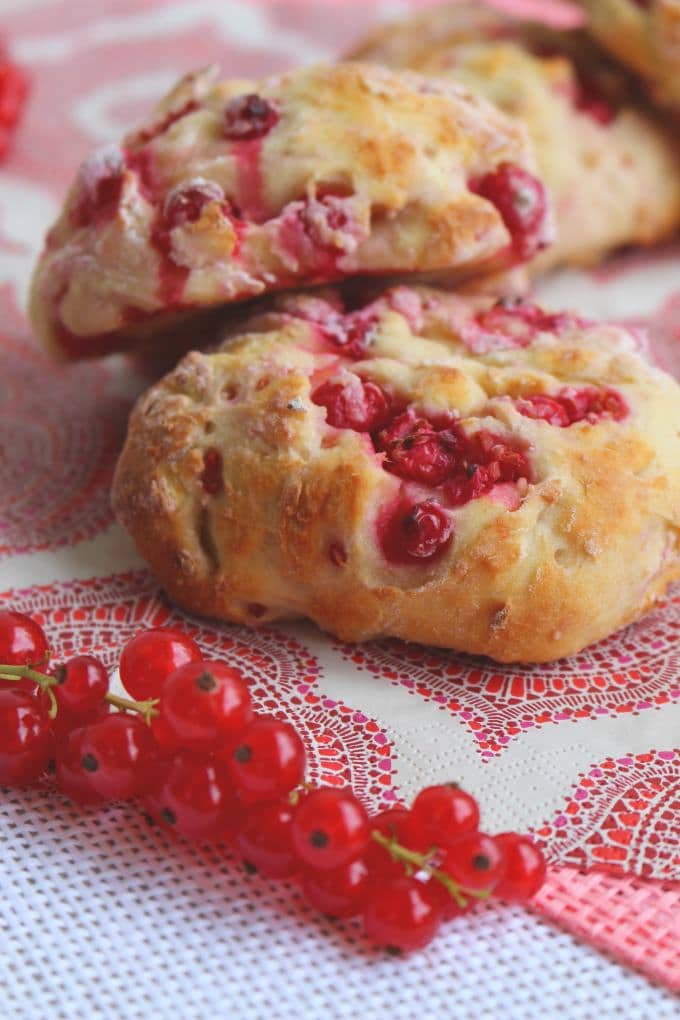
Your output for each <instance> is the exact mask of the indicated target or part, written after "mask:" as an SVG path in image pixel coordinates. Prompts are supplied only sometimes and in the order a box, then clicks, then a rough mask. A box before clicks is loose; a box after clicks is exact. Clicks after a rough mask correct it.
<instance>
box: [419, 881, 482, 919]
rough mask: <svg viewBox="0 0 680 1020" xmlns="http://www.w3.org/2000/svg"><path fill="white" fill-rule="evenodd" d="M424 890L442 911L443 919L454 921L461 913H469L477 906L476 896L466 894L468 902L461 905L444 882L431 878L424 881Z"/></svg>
mask: <svg viewBox="0 0 680 1020" xmlns="http://www.w3.org/2000/svg"><path fill="white" fill-rule="evenodd" d="M423 892H424V894H425V895H426V896H427V897H428V899H431V900H432V902H433V903H434V904H435V905H436V906H437V907H438V909H439V910H440V911H441V915H442V920H443V921H452V920H453V919H454V917H460V915H461V914H469V913H470V911H471V910H474V908H475V907H476V906H477V902H478V901H477V900H476V899H475V897H474V896H466V897H465V899H466V901H467V902H466V904H465V906H464V907H460V906H459V905H458V903H457V901H456V900H455V899H454V897H453V896H452V895H451V893H450V892H449V890H448V889H447V888H446V886H445V885H444V883H443V882H440V881H438V880H437V879H436V878H431V879H429V881H427V882H424V883H423Z"/></svg>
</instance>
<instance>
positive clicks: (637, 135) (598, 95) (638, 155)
mask: <svg viewBox="0 0 680 1020" xmlns="http://www.w3.org/2000/svg"><path fill="white" fill-rule="evenodd" d="M594 6H595V7H597V6H598V3H595V4H594ZM602 6H608V5H606V4H605V5H602ZM354 55H355V56H357V57H360V58H361V59H367V60H375V61H382V62H384V63H386V64H388V65H390V66H394V67H411V68H415V69H417V70H418V71H420V72H422V73H425V74H434V75H438V76H445V75H448V76H452V77H453V78H455V80H457V81H460V82H461V83H462V84H464V85H465V86H466V87H468V88H469V89H471V90H472V91H473V92H475V93H477V94H478V95H481V96H484V97H485V98H487V99H490V100H492V101H493V102H494V103H496V104H498V106H499V107H500V109H502V110H504V111H505V112H506V113H508V114H510V115H513V116H516V117H518V118H521V120H522V121H524V122H525V123H526V125H527V128H528V129H529V133H530V135H531V138H532V141H533V142H534V146H535V150H536V157H537V160H538V165H539V170H540V174H541V177H542V179H543V180H544V181H545V183H546V184H547V185H548V188H549V190H550V193H551V196H552V199H553V203H554V207H555V213H556V219H557V228H558V236H557V240H556V243H555V244H553V245H552V246H551V247H550V248H549V249H548V250H547V251H546V252H545V253H544V254H543V255H541V256H539V258H538V259H537V260H536V261H535V264H534V268H535V269H536V270H538V269H545V268H548V267H551V266H555V265H558V264H561V263H571V264H586V265H587V264H590V263H594V262H597V261H599V260H600V259H601V258H602V257H603V256H604V255H605V254H606V253H607V252H608V251H611V250H613V249H616V248H618V247H621V246H624V245H633V244H635V245H645V244H651V243H654V242H656V241H659V240H661V239H662V238H664V237H666V236H668V235H670V234H672V233H673V232H674V231H675V230H676V229H677V227H678V226H679V225H680V147H679V145H678V141H677V139H676V137H675V134H676V132H673V131H672V130H670V129H669V128H667V127H666V126H664V125H662V124H661V123H660V122H659V121H658V120H657V119H656V118H655V116H654V115H653V114H652V113H651V112H650V111H649V110H648V109H647V108H646V107H645V105H644V103H643V102H642V101H641V99H640V97H639V96H638V95H637V94H636V92H635V88H634V83H632V81H631V79H630V77H629V76H628V75H626V74H625V72H622V71H621V70H619V69H618V68H616V67H615V66H614V65H613V64H612V63H611V62H610V61H609V60H608V59H607V58H606V57H605V56H604V55H603V54H602V53H601V51H599V50H598V49H597V48H596V47H594V45H593V44H592V43H591V42H590V41H589V40H588V38H587V37H586V36H585V34H584V33H581V32H561V33H560V32H557V31H555V30H551V29H549V28H547V27H545V26H541V25H538V24H534V23H531V22H526V21H522V20H518V19H516V18H513V17H512V15H510V14H506V13H503V12H501V11H492V10H490V9H488V8H483V7H479V6H477V5H473V4H469V3H460V4H453V5H448V4H447V5H444V6H441V7H434V8H432V9H428V10H427V11H426V12H424V13H421V14H419V15H416V16H415V17H413V18H409V19H407V20H406V21H402V22H398V23H396V24H395V25H391V26H387V27H385V28H382V29H379V30H378V32H377V33H375V34H374V35H372V36H371V37H369V38H368V39H367V40H366V41H365V42H364V43H363V44H360V45H359V47H358V48H357V50H356V51H355V54H354ZM678 80H679V81H680V76H679V79H678ZM679 87H680V85H679Z"/></svg>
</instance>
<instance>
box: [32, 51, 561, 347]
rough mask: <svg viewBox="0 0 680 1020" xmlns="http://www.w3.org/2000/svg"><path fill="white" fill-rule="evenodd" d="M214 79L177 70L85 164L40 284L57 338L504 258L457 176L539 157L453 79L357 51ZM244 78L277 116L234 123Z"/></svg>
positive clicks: (45, 333) (143, 329) (501, 241)
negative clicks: (257, 123)
mask: <svg viewBox="0 0 680 1020" xmlns="http://www.w3.org/2000/svg"><path fill="white" fill-rule="evenodd" d="M213 78H214V76H213V75H212V74H211V73H209V72H204V73H202V74H198V75H194V76H190V77H189V78H187V79H185V80H184V81H183V82H182V83H181V84H180V85H179V86H178V87H177V89H176V90H175V91H174V92H173V93H172V94H171V95H170V96H169V97H168V98H167V99H166V100H165V101H164V103H162V104H161V106H160V108H159V109H158V111H157V112H156V114H155V116H154V118H153V119H152V121H151V122H150V123H149V124H147V125H146V126H145V127H144V128H143V129H141V130H140V131H138V132H136V133H135V134H134V135H132V136H130V137H129V138H127V139H126V141H125V143H124V146H123V148H116V147H113V148H111V149H109V150H106V151H103V152H99V153H95V154H94V155H93V156H92V157H91V158H90V159H89V160H88V161H86V163H85V164H84V165H83V167H82V168H81V171H80V173H79V176H78V179H77V181H76V183H75V184H74V186H73V187H72V189H71V191H70V193H69V196H68V199H67V201H66V205H65V208H64V211H63V213H62V215H61V217H60V219H59V220H58V222H57V223H56V225H55V226H54V228H53V229H52V230H51V231H50V234H49V235H48V243H47V246H46V249H45V251H44V253H43V255H42V258H41V260H40V263H39V265H38V267H37V270H36V274H35V278H34V283H33V294H32V302H31V312H32V318H33V323H34V326H35V329H36V332H37V334H38V336H39V337H40V338H41V339H42V340H43V342H44V343H46V344H47V346H48V347H50V348H51V349H52V350H54V351H57V352H60V353H62V354H66V355H68V356H71V357H85V356H88V355H93V354H100V353H103V352H105V351H108V350H112V349H120V348H122V347H123V348H130V347H135V346H136V345H137V344H138V342H139V340H140V338H150V339H153V338H158V342H159V343H162V342H163V338H164V336H165V335H166V332H167V329H168V319H170V323H171V324H172V320H173V318H174V317H175V316H177V315H179V314H188V313H191V314H193V313H195V312H196V310H200V309H206V308H214V307H215V306H225V305H228V304H230V303H233V302H236V301H242V300H244V299H248V298H252V297H256V296H258V295H261V294H265V293H268V292H270V291H273V290H281V289H284V288H288V287H291V286H293V285H301V284H304V285H310V284H314V283H320V282H326V281H328V280H330V279H340V278H344V277H351V276H354V275H358V274H365V273H369V274H388V273H397V272H427V273H430V272H441V271H446V272H451V273H452V275H453V276H454V277H455V276H457V277H458V278H462V277H466V276H470V275H474V274H475V273H479V272H480V271H482V270H483V271H484V272H493V271H496V270H499V269H503V268H504V267H505V266H506V265H507V264H508V262H509V261H510V258H509V252H508V244H509V240H510V237H509V234H508V231H507V229H506V227H505V225H504V222H503V219H502V217H501V215H500V214H499V212H498V210H497V209H496V208H495V206H493V205H492V204H491V203H490V202H489V201H488V200H486V199H485V198H483V197H481V196H480V195H477V194H474V193H472V192H471V191H470V190H469V187H468V184H469V182H470V180H471V179H472V178H475V177H479V176H480V175H483V174H484V173H486V172H489V171H492V170H494V169H495V168H496V167H497V166H498V164H500V163H501V162H504V161H508V162H511V163H514V164H517V165H519V166H521V167H523V168H525V169H529V170H531V169H532V168H533V155H532V152H531V148H530V145H529V142H528V138H527V136H526V132H525V130H524V128H523V126H521V125H518V124H517V123H516V122H514V121H512V120H511V119H510V118H507V117H505V116H504V115H503V114H502V113H500V112H499V111H498V110H497V109H496V108H495V107H494V106H492V105H491V104H489V103H486V102H485V101H484V100H482V99H479V98H478V97H476V96H473V95H471V94H470V93H469V92H467V91H466V90H465V89H464V88H463V87H462V86H459V85H457V84H456V83H454V82H451V81H447V82H434V81H430V80H426V79H424V78H422V77H421V76H419V75H416V74H411V73H407V72H404V73H395V72H391V71H388V70H386V69H385V68H380V67H370V66H364V65H354V64H344V65H340V66H337V67H325V66H318V67H313V68H304V69H302V70H299V71H293V72H289V73H288V74H283V75H280V76H278V77H272V78H267V79H264V80H262V81H259V82H243V81H225V82H217V83H215V82H214V80H213ZM254 93H256V94H257V96H258V97H259V99H258V100H257V102H259V103H260V104H261V103H262V101H264V102H265V103H266V104H267V105H268V109H269V110H270V111H273V113H272V114H271V118H272V119H273V120H275V122H274V123H273V124H272V125H271V126H270V127H269V128H268V129H267V130H266V131H264V133H263V135H262V136H261V138H255V139H246V140H241V139H238V138H236V139H235V138H233V137H230V138H227V137H226V136H225V130H226V129H225V124H226V123H227V120H225V118H227V115H228V114H229V111H233V110H234V109H235V107H234V104H236V108H238V104H239V103H241V102H242V100H243V99H244V97H247V96H249V95H251V94H254ZM229 116H232V121H230V123H231V124H232V127H231V128H230V130H231V131H232V134H233V119H234V118H233V115H232V114H229ZM246 129H247V126H246ZM116 188H117V189H118V193H117V192H116ZM187 188H190V189H194V190H196V189H198V191H199V192H200V193H201V194H202V195H207V196H208V199H209V200H206V202H205V203H204V204H203V205H202V207H201V208H200V210H196V211H195V214H194V212H191V211H190V212H185V211H182V209H180V211H179V213H178V212H177V207H178V206H177V203H178V201H179V199H182V196H185V195H186V189H187ZM178 196H179V199H178ZM171 214H172V215H171ZM180 214H181V217H184V219H183V221H182V220H181V217H180ZM173 215H174V216H175V217H176V218H175V219H173V218H172V216H173ZM177 217H180V222H178V221H177ZM188 217H189V218H188ZM173 223H174V224H175V225H174V226H173ZM550 227H551V224H550V222H549V220H548V219H546V224H545V228H546V234H545V240H546V241H547V240H548V239H549V233H550Z"/></svg>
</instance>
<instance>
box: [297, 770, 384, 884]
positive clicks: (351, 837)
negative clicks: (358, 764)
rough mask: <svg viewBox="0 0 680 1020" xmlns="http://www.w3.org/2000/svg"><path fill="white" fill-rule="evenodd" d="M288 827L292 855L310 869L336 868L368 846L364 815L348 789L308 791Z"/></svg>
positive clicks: (365, 815) (358, 854) (367, 827)
mask: <svg viewBox="0 0 680 1020" xmlns="http://www.w3.org/2000/svg"><path fill="white" fill-rule="evenodd" d="M292 825H293V846H294V847H295V852H296V854H297V855H298V857H299V859H300V860H301V861H302V862H303V863H304V864H306V865H307V866H308V867H310V868H315V869H319V870H325V869H326V868H340V867H342V866H343V864H348V863H349V862H350V861H353V860H356V858H358V857H360V856H361V855H362V854H363V853H364V851H365V850H366V847H367V846H368V840H369V832H370V829H369V823H368V815H367V814H366V811H365V809H364V807H363V806H362V804H361V803H360V801H358V800H357V798H356V797H355V796H354V794H353V793H352V791H351V790H348V789H334V788H327V787H322V788H321V789H318V790H312V791H311V793H308V794H307V795H306V796H305V797H304V798H303V799H302V800H301V801H300V803H299V804H298V805H297V807H296V808H295V811H294V814H293V823H292Z"/></svg>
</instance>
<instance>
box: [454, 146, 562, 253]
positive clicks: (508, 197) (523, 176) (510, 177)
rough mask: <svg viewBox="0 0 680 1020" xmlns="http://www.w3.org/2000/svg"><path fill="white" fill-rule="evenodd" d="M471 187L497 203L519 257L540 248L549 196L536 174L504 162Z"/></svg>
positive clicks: (472, 182) (478, 193)
mask: <svg viewBox="0 0 680 1020" xmlns="http://www.w3.org/2000/svg"><path fill="white" fill-rule="evenodd" d="M470 190H471V191H474V192H475V193H476V194H477V195H481V196H482V198H486V199H487V200H488V201H489V202H491V203H492V204H493V205H495V206H496V208H497V209H498V212H499V213H500V215H501V219H502V220H503V223H504V224H505V226H506V228H507V230H508V233H509V234H510V237H511V238H512V247H513V250H514V252H515V254H516V255H517V257H518V258H520V259H522V260H524V259H529V258H531V257H532V256H533V255H535V254H536V253H537V252H538V251H539V250H540V249H541V247H542V246H543V233H544V228H545V224H546V219H547V215H548V196H547V193H546V190H545V187H544V185H543V184H542V183H541V181H539V180H538V178H537V177H534V176H533V174H530V173H528V171H526V170H524V169H523V168H522V167H520V166H516V165H515V164H513V163H501V165H500V166H499V167H498V168H497V169H496V170H493V171H491V172H490V173H487V174H485V175H484V176H483V177H481V178H479V179H477V180H475V181H471V182H470Z"/></svg>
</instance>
